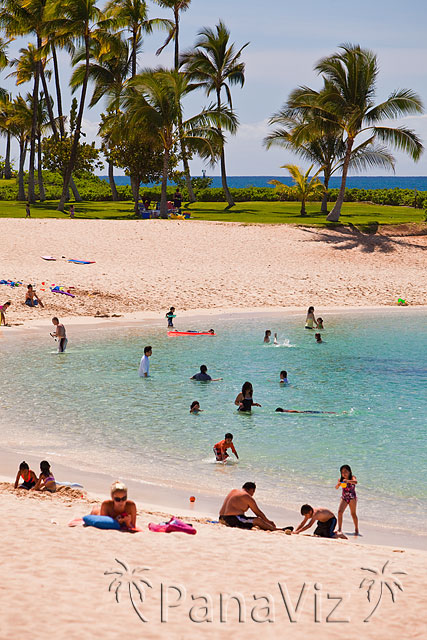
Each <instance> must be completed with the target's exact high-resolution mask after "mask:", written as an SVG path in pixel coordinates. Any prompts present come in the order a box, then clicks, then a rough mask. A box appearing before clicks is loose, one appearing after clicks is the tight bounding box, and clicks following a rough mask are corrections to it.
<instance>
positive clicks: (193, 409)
mask: <svg viewBox="0 0 427 640" xmlns="http://www.w3.org/2000/svg"><path fill="white" fill-rule="evenodd" d="M199 411H202V409H201V408H200V403H199V402H198V401H197V400H194V402H192V403H191V407H190V413H199Z"/></svg>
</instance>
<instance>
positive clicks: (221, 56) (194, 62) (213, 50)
mask: <svg viewBox="0 0 427 640" xmlns="http://www.w3.org/2000/svg"><path fill="white" fill-rule="evenodd" d="M248 44H249V42H246V44H244V45H243V46H242V47H241V48H240V49H239V50H238V51H236V49H235V45H234V43H230V32H229V30H228V29H227V27H226V26H225V24H224V23H223V22H222V21H220V22H219V23H218V24H217V25H216V27H215V28H214V29H211V28H210V27H204V28H203V29H202V30H201V31H200V32H199V34H198V39H197V40H196V43H195V45H194V49H193V50H190V51H188V52H186V53H184V54H183V56H182V57H181V63H182V65H183V69H184V71H185V72H186V73H187V74H188V76H189V78H190V79H191V80H192V81H194V82H196V83H197V86H199V87H202V88H203V89H204V90H205V92H206V95H208V96H209V95H210V94H211V93H214V94H215V96H216V104H217V110H218V113H220V111H221V108H222V106H221V105H222V101H221V92H222V89H224V90H225V95H226V100H227V103H228V105H229V107H230V109H232V108H233V105H232V99H231V91H230V86H229V85H240V86H241V87H243V85H244V82H245V63H244V62H242V61H241V55H242V51H243V49H244V48H245V47H247V46H248ZM220 133H221V129H220ZM220 159H221V179H222V188H223V191H224V194H225V197H226V200H227V202H228V207H232V206H234V200H233V198H232V196H231V193H230V191H229V188H228V185H227V173H226V168H225V152H224V143H223V145H222V149H221V157H220Z"/></svg>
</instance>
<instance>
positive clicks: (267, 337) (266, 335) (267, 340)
mask: <svg viewBox="0 0 427 640" xmlns="http://www.w3.org/2000/svg"><path fill="white" fill-rule="evenodd" d="M270 336H271V331H270V329H267V331H266V332H265V334H264V344H270Z"/></svg>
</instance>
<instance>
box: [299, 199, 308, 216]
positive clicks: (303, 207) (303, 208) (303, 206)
mask: <svg viewBox="0 0 427 640" xmlns="http://www.w3.org/2000/svg"><path fill="white" fill-rule="evenodd" d="M299 213H300V216H306V215H307V211H306V209H305V198H302V200H301V210H300V212H299Z"/></svg>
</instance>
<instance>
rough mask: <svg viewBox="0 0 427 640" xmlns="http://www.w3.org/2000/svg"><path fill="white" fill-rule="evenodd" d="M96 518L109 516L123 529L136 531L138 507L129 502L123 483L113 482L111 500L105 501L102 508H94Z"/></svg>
mask: <svg viewBox="0 0 427 640" xmlns="http://www.w3.org/2000/svg"><path fill="white" fill-rule="evenodd" d="M91 514H92V515H94V516H109V517H110V518H114V520H117V522H118V523H119V524H120V526H121V527H122V529H135V527H136V505H135V503H134V502H132V500H128V490H127V487H126V485H124V484H123V482H118V481H117V482H113V484H112V485H111V500H104V502H103V503H102V504H101V507H94V508H93V509H92V511H91Z"/></svg>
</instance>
